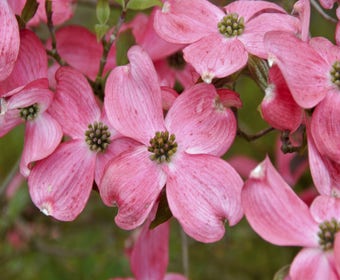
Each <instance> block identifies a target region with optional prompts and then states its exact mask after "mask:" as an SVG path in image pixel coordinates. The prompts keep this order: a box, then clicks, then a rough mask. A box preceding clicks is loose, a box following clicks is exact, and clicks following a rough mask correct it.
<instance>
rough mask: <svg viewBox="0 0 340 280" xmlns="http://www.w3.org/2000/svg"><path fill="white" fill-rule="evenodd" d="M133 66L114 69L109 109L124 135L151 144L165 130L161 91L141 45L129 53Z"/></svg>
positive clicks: (108, 94)
mask: <svg viewBox="0 0 340 280" xmlns="http://www.w3.org/2000/svg"><path fill="white" fill-rule="evenodd" d="M128 58H129V61H130V64H128V65H125V66H119V67H116V68H115V69H113V71H112V72H111V74H110V75H109V77H108V79H107V82H106V87H105V100H104V105H105V110H106V113H107V117H108V119H109V121H110V122H111V124H112V126H113V127H115V128H116V129H117V130H118V131H119V132H120V133H121V134H123V135H125V136H128V137H131V138H133V139H136V140H138V141H140V142H142V143H143V144H146V145H147V144H148V143H149V141H150V139H151V138H153V137H154V136H155V132H156V131H164V119H163V110H162V99H161V89H160V86H159V83H158V77H157V73H156V71H155V68H154V66H153V64H152V61H151V59H150V57H149V56H148V54H147V53H146V52H145V51H144V50H143V49H142V48H141V47H139V46H134V47H132V48H130V50H129V51H128Z"/></svg>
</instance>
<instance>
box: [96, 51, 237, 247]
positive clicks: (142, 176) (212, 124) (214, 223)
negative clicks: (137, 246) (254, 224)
mask: <svg viewBox="0 0 340 280" xmlns="http://www.w3.org/2000/svg"><path fill="white" fill-rule="evenodd" d="M128 57H129V60H130V64H128V65H126V66H121V67H117V68H115V69H114V70H113V71H112V72H111V74H110V76H109V77H108V80H107V84H106V88H105V92H106V95H105V106H106V108H107V111H108V110H109V109H110V112H109V111H108V119H109V120H110V122H111V123H112V125H113V126H114V127H115V128H116V129H117V130H118V131H119V132H120V133H122V134H123V135H125V136H128V137H131V138H133V139H135V140H136V141H138V142H139V145H138V146H137V147H135V148H133V149H131V150H129V151H127V152H125V153H122V154H121V155H120V156H118V157H117V158H115V159H113V160H112V161H111V162H110V163H109V164H108V165H107V168H106V171H105V174H104V176H103V179H102V181H101V183H100V185H99V190H100V194H101V197H102V199H103V201H104V203H105V204H106V205H108V206H113V205H118V207H119V211H118V214H117V216H116V218H115V221H116V223H117V225H118V226H120V227H121V228H123V229H133V228H136V227H137V226H139V225H141V224H142V223H143V222H144V221H145V219H146V218H147V216H148V215H149V213H150V211H151V209H152V207H153V206H154V204H155V201H156V200H157V198H158V196H159V194H160V192H161V190H162V189H163V188H164V185H165V184H166V196H167V199H168V202H169V206H170V209H171V212H172V214H173V215H174V217H176V218H177V219H178V220H179V222H180V223H181V225H182V227H183V228H184V231H185V232H186V233H187V234H189V235H190V236H192V237H193V238H195V239H197V240H199V241H203V242H212V241H216V240H218V239H220V238H221V237H222V236H223V234H224V232H225V227H224V220H225V219H227V220H228V222H229V223H230V225H234V224H236V223H237V222H238V221H239V220H240V219H241V217H242V209H241V207H240V191H241V187H242V180H241V178H240V176H239V175H238V174H237V173H236V171H235V170H234V169H233V168H232V167H231V166H230V165H229V164H228V163H226V162H225V161H224V160H222V159H220V158H219V157H218V156H221V155H223V154H224V152H225V151H226V150H227V149H228V148H229V146H230V145H231V143H232V141H233V139H234V137H235V133H236V120H235V117H234V115H233V113H232V111H231V110H230V109H227V108H225V107H224V106H223V104H222V98H220V97H219V95H218V94H217V93H216V90H215V88H214V87H213V86H212V85H207V84H198V85H196V86H194V87H192V88H191V89H189V90H187V91H185V92H184V93H182V94H181V95H180V96H179V97H177V98H176V100H175V102H174V104H173V105H172V106H171V108H170V109H169V111H168V113H167V115H166V118H165V120H164V117H163V112H162V104H161V90H160V86H159V84H158V78H157V74H156V72H155V69H154V67H153V64H152V61H151V59H150V58H149V57H148V55H147V54H146V52H145V51H143V50H142V49H141V48H140V47H138V46H135V47H132V48H131V49H130V50H129V52H128Z"/></svg>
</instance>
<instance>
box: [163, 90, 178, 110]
mask: <svg viewBox="0 0 340 280" xmlns="http://www.w3.org/2000/svg"><path fill="white" fill-rule="evenodd" d="M177 97H178V93H177V91H175V90H174V89H172V88H170V87H162V107H163V110H165V111H168V110H169V109H170V108H171V106H172V105H173V104H174V102H175V100H176V98H177Z"/></svg>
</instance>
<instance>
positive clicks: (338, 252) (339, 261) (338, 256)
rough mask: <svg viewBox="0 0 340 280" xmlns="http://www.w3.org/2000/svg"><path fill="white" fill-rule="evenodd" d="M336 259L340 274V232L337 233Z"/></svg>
mask: <svg viewBox="0 0 340 280" xmlns="http://www.w3.org/2000/svg"><path fill="white" fill-rule="evenodd" d="M334 259H335V266H336V270H337V272H338V275H339V276H340V232H338V233H337V234H336V235H335V241H334Z"/></svg>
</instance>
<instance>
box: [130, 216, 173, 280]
mask: <svg viewBox="0 0 340 280" xmlns="http://www.w3.org/2000/svg"><path fill="white" fill-rule="evenodd" d="M149 226H150V222H147V223H145V225H144V226H143V228H142V231H141V232H140V234H139V236H138V239H137V241H136V243H135V244H134V246H133V249H132V252H131V256H130V263H131V270H132V272H133V274H134V276H135V277H136V279H145V280H146V279H154V280H164V275H165V272H166V269H167V266H168V262H169V234H170V224H169V222H166V223H163V224H161V225H159V226H157V227H156V228H154V229H150V228H149Z"/></svg>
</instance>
